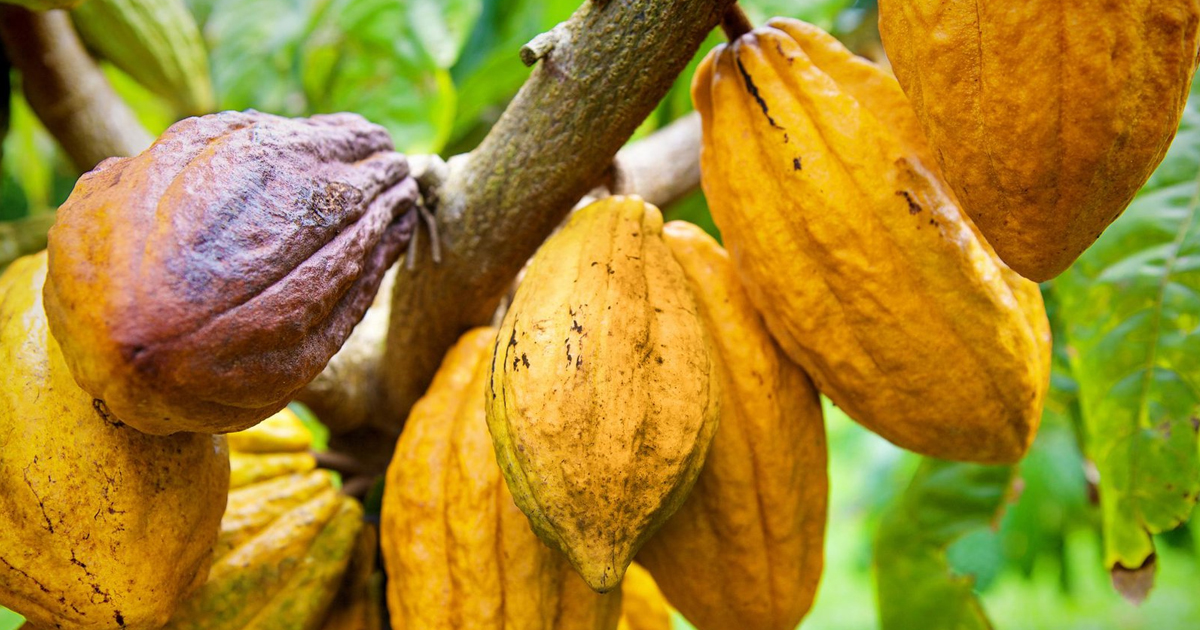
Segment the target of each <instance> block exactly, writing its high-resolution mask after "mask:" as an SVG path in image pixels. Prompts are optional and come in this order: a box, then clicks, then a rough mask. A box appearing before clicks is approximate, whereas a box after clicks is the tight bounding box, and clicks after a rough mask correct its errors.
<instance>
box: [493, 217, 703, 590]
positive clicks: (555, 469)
mask: <svg viewBox="0 0 1200 630" xmlns="http://www.w3.org/2000/svg"><path fill="white" fill-rule="evenodd" d="M491 369H492V373H491V383H490V386H489V390H488V391H489V394H488V414H487V418H488V426H489V427H490V428H491V432H492V437H493V439H494V442H495V446H496V456H497V459H498V460H499V462H500V468H501V470H503V471H504V476H505V479H506V480H507V481H508V486H509V489H510V490H512V493H513V497H514V498H515V499H516V502H517V505H518V506H520V507H521V510H522V511H523V512H525V514H526V515H527V516H528V517H529V521H530V523H531V524H532V525H533V530H534V531H535V532H537V534H538V536H540V537H541V538H542V540H544V541H546V543H547V544H549V545H550V546H551V547H554V548H556V549H559V550H560V551H562V552H563V553H564V554H566V556H567V558H568V559H569V560H570V561H571V564H572V565H574V566H575V569H576V570H577V571H579V574H580V575H582V576H583V579H584V581H586V582H587V583H588V585H590V586H591V587H592V588H593V589H595V590H597V591H599V592H605V591H608V590H609V589H612V588H614V587H616V585H617V584H618V583H619V582H620V581H621V577H622V576H623V575H624V573H625V567H627V566H629V563H630V562H631V561H632V560H633V556H634V555H635V554H636V553H637V551H638V549H640V548H641V546H642V544H643V543H645V541H646V539H647V538H649V537H650V536H651V535H652V534H653V533H654V532H655V531H656V530H657V529H658V528H659V527H661V526H662V524H663V523H664V522H665V521H666V520H667V519H668V518H669V517H670V516H671V514H672V513H674V512H675V510H676V509H677V508H678V507H679V506H680V504H682V503H683V500H684V499H685V498H686V497H687V493H688V491H689V490H690V489H691V487H692V484H693V483H695V481H696V476H697V475H698V474H699V473H700V468H701V467H702V466H703V464H704V457H705V454H706V453H707V452H708V445H709V442H711V441H712V435H713V432H714V431H715V430H716V424H717V414H718V407H719V396H720V391H719V383H718V382H717V377H716V365H715V362H714V361H713V360H712V357H710V349H709V341H708V339H707V338H706V333H705V331H704V327H703V325H702V324H701V322H700V320H699V319H698V318H697V317H696V303H695V301H694V300H693V298H692V296H691V293H690V292H689V291H688V288H687V281H686V279H685V278H684V274H683V271H682V270H681V269H680V268H679V263H677V262H675V259H674V258H672V257H671V253H670V251H668V250H667V246H666V244H664V243H663V240H662V215H661V214H660V213H659V211H658V209H657V208H655V207H654V206H651V205H649V204H647V203H645V202H644V201H642V200H641V199H640V198H638V197H610V198H606V199H602V200H600V201H597V202H595V203H593V204H591V205H589V206H587V207H585V208H583V209H582V210H579V211H578V212H576V213H575V214H574V215H573V216H572V217H571V218H570V220H568V221H567V223H566V225H565V226H564V227H563V228H562V230H561V231H560V232H558V233H557V234H555V235H554V236H552V237H550V239H548V240H547V241H546V242H545V243H544V244H543V245H542V246H541V248H540V249H539V250H538V252H537V254H536V255H535V256H534V258H533V261H532V262H531V263H530V266H529V268H528V270H527V271H526V273H525V278H524V280H523V281H522V282H521V284H520V286H519V287H518V288H517V292H516V295H515V297H514V298H513V302H512V306H511V307H510V308H509V310H508V313H507V314H506V315H505V317H504V323H503V325H502V326H501V327H500V334H499V337H498V338H497V340H496V351H495V354H494V356H493V358H492V368H491Z"/></svg>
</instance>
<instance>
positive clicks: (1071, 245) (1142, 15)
mask: <svg viewBox="0 0 1200 630" xmlns="http://www.w3.org/2000/svg"><path fill="white" fill-rule="evenodd" d="M1198 26H1200V1H1197V0H1128V1H1123V2H1114V1H1113V0H1082V1H1079V2H1058V1H1054V0H1034V1H1032V2H1021V3H1011V2H1002V1H997V0H992V1H985V2H980V1H972V2H968V1H966V0H880V2H879V30H880V34H881V35H882V37H883V44H884V47H885V48H886V50H887V53H888V59H889V60H890V61H891V63H892V68H893V70H894V71H895V73H896V77H897V78H898V79H899V81H900V84H901V85H902V86H904V91H905V92H906V93H907V94H908V96H909V99H910V100H911V101H912V105H913V108H914V109H915V110H916V114H917V117H918V118H919V119H920V121H921V123H922V124H923V126H924V128H925V131H926V133H927V134H928V137H929V141H930V143H931V144H932V145H933V146H934V147H935V148H936V154H937V159H938V161H939V162H940V163H941V165H942V168H943V169H944V170H945V174H946V180H947V181H948V182H949V184H950V185H951V186H952V187H953V188H954V191H955V192H956V193H957V195H958V198H959V199H960V200H961V201H962V207H963V209H964V210H965V211H966V213H967V214H968V215H970V216H971V218H972V219H974V220H975V223H976V224H978V226H979V228H980V230H981V231H982V232H983V234H984V235H985V236H986V237H987V239H988V240H989V241H990V242H991V243H992V245H993V246H995V248H996V251H997V252H998V253H999V254H1000V257H1001V258H1003V259H1004V260H1005V261H1006V262H1007V263H1008V264H1009V265H1010V266H1011V267H1012V268H1013V269H1015V270H1016V271H1018V272H1019V273H1021V274H1022V275H1024V276H1026V277H1028V278H1032V279H1034V280H1039V281H1041V280H1048V279H1050V278H1053V277H1054V276H1056V275H1058V274H1059V273H1061V272H1062V271H1063V270H1065V269H1066V268H1067V267H1068V266H1070V264H1071V263H1072V262H1073V261H1074V260H1075V259H1076V258H1077V257H1078V256H1079V254H1080V253H1082V252H1083V250H1085V249H1087V247H1088V246H1090V245H1091V244H1092V242H1094V241H1095V240H1096V238H1097V237H1098V236H1100V233H1101V232H1103V231H1104V228H1106V227H1108V225H1109V224H1110V223H1112V221H1113V220H1114V219H1116V218H1117V217H1118V216H1120V214H1121V213H1122V212H1123V211H1124V210H1125V207H1126V206H1128V205H1129V202H1130V200H1132V198H1133V195H1134V194H1135V193H1136V192H1137V190H1138V189H1139V188H1140V187H1141V186H1142V184H1144V183H1145V182H1146V180H1147V178H1149V177H1150V173H1151V172H1153V171H1154V168H1155V167H1156V166H1158V164H1159V162H1161V161H1162V159H1163V156H1164V155H1165V154H1166V150H1167V147H1168V145H1170V143H1171V139H1172V138H1174V136H1175V131H1176V128H1177V127H1178V125H1179V118H1180V116H1181V114H1182V112H1183V106H1184V103H1185V102H1186V101H1187V96H1188V91H1189V88H1190V85H1191V81H1192V74H1193V72H1194V70H1195V64H1196V55H1197V49H1198V46H1200V40H1198V37H1197V29H1198Z"/></svg>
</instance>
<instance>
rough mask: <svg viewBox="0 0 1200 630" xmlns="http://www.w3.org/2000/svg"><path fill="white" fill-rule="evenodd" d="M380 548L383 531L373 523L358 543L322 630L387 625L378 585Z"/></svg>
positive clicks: (364, 629)
mask: <svg viewBox="0 0 1200 630" xmlns="http://www.w3.org/2000/svg"><path fill="white" fill-rule="evenodd" d="M378 551H379V534H378V533H377V532H376V531H375V527H374V526H372V525H364V526H363V528H362V531H361V532H359V534H358V541H357V542H355V543H354V552H353V555H352V556H351V557H350V566H349V567H347V568H346V576H345V577H344V578H342V585H341V587H340V588H339V589H338V592H337V596H336V597H334V599H333V605H332V606H331V607H330V609H329V615H328V616H327V617H325V623H324V624H323V625H322V626H321V630H381V629H382V627H383V618H382V614H381V613H382V611H383V605H382V601H383V600H382V598H381V597H380V589H377V588H375V585H374V584H373V580H374V577H375V555H376V553H377V552H378Z"/></svg>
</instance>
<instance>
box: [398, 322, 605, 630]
mask: <svg viewBox="0 0 1200 630" xmlns="http://www.w3.org/2000/svg"><path fill="white" fill-rule="evenodd" d="M495 339H496V329H495V328H477V329H475V330H472V331H470V332H468V333H466V334H465V335H463V336H462V338H460V339H459V341H458V343H457V344H455V346H454V347H453V348H451V349H450V351H449V352H447V353H446V356H445V358H444V359H443V360H442V365H441V367H440V368H439V369H438V372H437V374H436V375H435V376H434V379H433V383H432V384H431V385H430V386H429V390H428V391H427V392H426V393H425V396H424V397H422V398H421V400H420V401H418V402H417V404H416V405H415V406H414V407H413V410H412V414H411V415H410V416H409V418H408V422H407V423H406V424H405V426H404V432H403V434H401V436H400V440H399V442H398V443H397V444H396V454H395V457H393V458H392V463H391V465H390V466H389V467H388V473H387V484H386V486H385V489H384V496H383V512H382V519H383V522H382V526H381V529H380V534H381V537H382V546H383V558H384V564H385V567H386V569H387V573H388V583H387V600H388V610H389V611H390V612H391V621H392V627H393V628H395V629H396V630H458V629H460V628H471V629H473V630H614V629H615V628H616V626H617V622H618V619H619V617H620V614H621V594H620V592H614V593H609V594H607V595H598V594H596V593H594V592H592V590H591V589H589V588H588V586H587V584H585V583H584V582H583V580H582V579H580V578H579V576H578V575H576V573H575V570H574V569H572V568H571V565H570V563H568V562H567V560H566V558H564V557H563V556H562V554H560V553H558V552H557V551H554V550H553V549H550V548H549V547H547V546H546V545H545V544H544V543H542V541H541V540H539V539H538V537H537V536H536V535H534V533H533V532H532V531H530V528H529V520H528V519H526V518H525V515H524V514H522V513H521V510H520V509H519V508H517V505H516V503H514V502H513V498H512V495H511V494H510V493H509V490H508V486H507V484H506V483H505V481H504V477H503V475H501V473H500V467H499V466H498V465H497V464H496V455H495V452H494V450H493V448H492V440H491V436H490V435H489V434H488V430H487V419H486V417H485V412H484V406H485V400H484V395H485V391H484V388H485V386H486V385H487V380H488V371H489V367H490V363H491V356H492V347H493V345H494V341H495Z"/></svg>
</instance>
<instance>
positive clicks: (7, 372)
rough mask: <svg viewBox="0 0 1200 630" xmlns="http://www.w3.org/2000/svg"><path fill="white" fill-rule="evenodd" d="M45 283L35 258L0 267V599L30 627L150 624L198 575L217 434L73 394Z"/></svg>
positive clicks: (219, 446) (211, 538) (208, 542)
mask: <svg viewBox="0 0 1200 630" xmlns="http://www.w3.org/2000/svg"><path fill="white" fill-rule="evenodd" d="M45 278H46V256H45V254H44V253H43V254H37V255H35V256H27V257H25V258H21V259H18V260H17V261H16V262H14V263H13V264H12V265H11V266H10V267H9V268H8V269H7V270H6V271H5V273H4V275H3V276H0V366H2V368H0V371H2V372H3V373H4V378H3V379H0V605H3V606H5V607H8V608H10V609H12V610H14V611H16V612H18V613H20V614H22V615H24V616H25V617H26V618H27V619H29V621H30V623H31V624H34V625H36V626H39V627H42V628H62V629H64V630H83V629H94V630H108V629H110V628H118V627H119V628H128V629H131V630H133V629H154V628H159V627H161V626H162V625H163V624H164V623H166V621H167V619H168V617H170V615H171V613H172V611H174V610H175V607H176V606H177V605H178V603H179V602H180V600H181V599H183V597H184V596H185V595H186V594H187V593H188V592H189V591H190V590H192V589H193V588H194V587H195V586H196V585H198V584H199V583H200V582H202V581H203V580H204V576H205V575H206V573H207V571H208V565H209V561H210V557H211V552H212V548H213V544H214V543H215V542H216V540H217V528H218V524H219V522H220V520H221V512H222V510H224V508H225V497H226V493H227V491H228V483H229V463H228V458H227V455H226V450H225V448H226V447H225V439H224V438H222V437H213V436H210V435H199V434H192V433H187V434H180V435H174V436H169V437H163V436H152V435H146V434H144V433H141V432H139V431H136V430H134V429H133V428H132V427H130V426H127V425H124V424H122V423H120V422H119V421H117V420H116V419H114V418H113V417H112V415H111V414H109V413H108V412H107V410H106V408H105V406H104V405H103V404H102V403H100V402H99V401H97V400H94V399H93V398H92V397H91V396H89V395H88V394H87V393H85V392H84V391H83V390H82V389H80V388H79V387H78V386H77V385H76V384H75V382H74V380H73V379H72V377H71V373H70V371H68V369H67V366H66V363H65V362H64V361H63V357H62V354H61V352H60V351H59V349H58V344H57V343H56V342H55V340H54V339H53V337H51V336H50V334H49V332H48V328H47V325H46V319H45V315H44V312H43V310H42V285H43V283H44V281H45Z"/></svg>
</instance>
